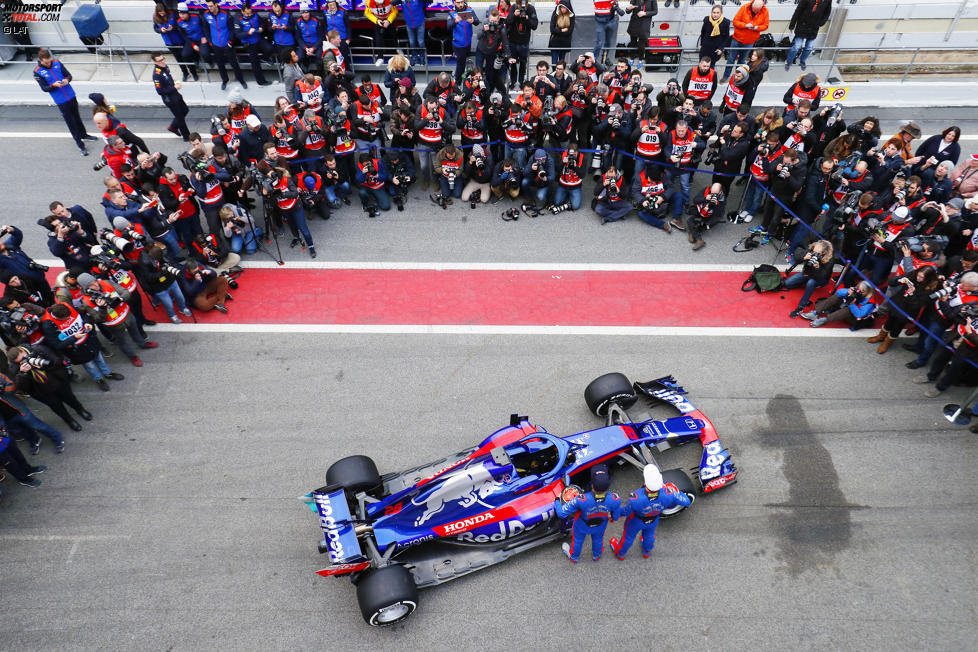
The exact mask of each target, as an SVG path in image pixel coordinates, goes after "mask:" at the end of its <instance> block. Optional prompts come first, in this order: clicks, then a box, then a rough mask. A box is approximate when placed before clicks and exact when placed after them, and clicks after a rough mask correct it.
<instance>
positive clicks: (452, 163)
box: [432, 141, 464, 208]
mask: <svg viewBox="0 0 978 652" xmlns="http://www.w3.org/2000/svg"><path fill="white" fill-rule="evenodd" d="M463 160H464V155H463V154H462V150H460V149H459V148H457V147H455V144H454V143H452V142H451V141H449V142H448V143H447V144H446V145H445V147H443V148H442V149H441V150H439V152H438V153H437V154H436V155H435V162H434V170H435V175H436V176H437V177H438V186H439V189H440V191H441V194H440V195H439V194H436V195H434V196H433V197H432V199H433V200H434V201H435V203H437V204H439V205H441V206H442V208H444V207H445V204H451V203H452V198H453V197H454V198H456V199H458V198H460V197H461V196H462V184H463V179H462V178H461V176H462V163H463Z"/></svg>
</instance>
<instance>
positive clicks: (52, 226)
mask: <svg viewBox="0 0 978 652" xmlns="http://www.w3.org/2000/svg"><path fill="white" fill-rule="evenodd" d="M40 222H41V223H43V224H46V225H47V226H48V229H49V231H48V238H47V245H48V251H50V252H51V254H52V255H54V256H56V257H58V258H60V259H61V260H62V262H63V263H64V265H65V267H72V266H74V265H82V266H87V265H88V264H89V253H88V250H89V248H90V247H91V246H92V245H93V244H95V236H94V234H91V233H88V232H87V231H85V229H84V228H83V227H82V225H81V224H80V223H78V222H76V221H75V220H62V219H61V218H58V217H56V216H54V215H48V216H47V217H46V218H44V219H43V220H40Z"/></svg>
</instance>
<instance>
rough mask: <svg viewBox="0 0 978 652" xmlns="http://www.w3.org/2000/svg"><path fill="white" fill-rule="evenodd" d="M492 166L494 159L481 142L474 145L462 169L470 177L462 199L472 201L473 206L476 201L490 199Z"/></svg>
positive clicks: (463, 189)
mask: <svg viewBox="0 0 978 652" xmlns="http://www.w3.org/2000/svg"><path fill="white" fill-rule="evenodd" d="M492 167H493V166H492V159H491V158H490V157H489V153H488V152H487V151H486V150H485V148H484V147H483V146H482V145H479V144H475V145H473V146H472V151H471V152H470V153H469V157H468V158H467V159H466V160H465V168H464V169H463V170H462V175H463V176H464V177H466V178H467V179H468V182H467V183H466V184H465V187H464V188H462V201H467V202H470V203H471V204H472V207H473V208H474V207H475V204H476V202H488V201H489V197H490V191H489V185H490V184H491V183H492Z"/></svg>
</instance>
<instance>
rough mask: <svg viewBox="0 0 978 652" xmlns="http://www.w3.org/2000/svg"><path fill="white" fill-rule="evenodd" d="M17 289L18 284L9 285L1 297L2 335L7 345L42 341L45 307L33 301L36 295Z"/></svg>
mask: <svg viewBox="0 0 978 652" xmlns="http://www.w3.org/2000/svg"><path fill="white" fill-rule="evenodd" d="M14 278H16V277H14ZM11 280H13V279H11ZM12 290H13V291H12ZM17 290H18V288H17V287H16V286H10V285H8V286H7V288H6V289H5V290H4V293H3V296H2V297H0V337H2V338H3V342H4V344H6V345H7V346H15V345H20V344H38V343H41V342H43V341H44V332H43V331H42V330H41V319H42V318H43V317H44V308H42V307H41V306H39V305H38V304H37V303H35V302H34V301H33V298H34V297H32V296H30V295H27V294H25V293H23V292H17ZM18 298H20V299H22V301H20V300H18Z"/></svg>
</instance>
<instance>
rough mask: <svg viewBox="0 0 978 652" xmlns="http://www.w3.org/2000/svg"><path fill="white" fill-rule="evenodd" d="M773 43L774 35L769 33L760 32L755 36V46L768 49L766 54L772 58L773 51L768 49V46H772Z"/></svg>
mask: <svg viewBox="0 0 978 652" xmlns="http://www.w3.org/2000/svg"><path fill="white" fill-rule="evenodd" d="M774 45H775V43H774V37H773V36H771V35H770V34H761V35H760V36H759V37H758V38H757V41H755V42H754V47H755V48H764V49H765V50H768V52H767V56H769V57H771V58H772V59H773V58H774V53H773V52H771V51H770V48H773V47H774Z"/></svg>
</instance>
